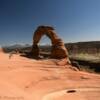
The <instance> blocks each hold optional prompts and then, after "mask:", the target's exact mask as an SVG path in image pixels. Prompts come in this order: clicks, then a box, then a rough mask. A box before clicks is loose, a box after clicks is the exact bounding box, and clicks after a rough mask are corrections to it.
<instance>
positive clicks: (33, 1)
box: [0, 0, 100, 46]
mask: <svg viewBox="0 0 100 100" xmlns="http://www.w3.org/2000/svg"><path fill="white" fill-rule="evenodd" d="M39 25H50V26H53V27H55V31H56V32H57V34H58V35H59V37H61V38H62V39H63V41H64V42H67V43H69V42H80V41H98V40H100V0H0V45H2V46H5V45H11V44H32V37H33V34H34V31H35V30H36V28H37V27H38V26H39ZM40 43H41V44H43V43H44V44H49V43H50V40H49V39H48V38H47V37H43V38H42V39H41V41H40Z"/></svg>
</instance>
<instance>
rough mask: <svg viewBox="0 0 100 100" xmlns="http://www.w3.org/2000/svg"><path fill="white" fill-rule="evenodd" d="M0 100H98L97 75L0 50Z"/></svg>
mask: <svg viewBox="0 0 100 100" xmlns="http://www.w3.org/2000/svg"><path fill="white" fill-rule="evenodd" d="M0 100H100V75H99V74H93V73H87V72H82V71H78V70H75V69H74V68H71V65H64V62H63V60H55V59H41V60H35V59H30V58H26V57H22V56H20V54H13V55H12V56H11V57H10V54H9V53H4V52H3V51H2V50H0Z"/></svg>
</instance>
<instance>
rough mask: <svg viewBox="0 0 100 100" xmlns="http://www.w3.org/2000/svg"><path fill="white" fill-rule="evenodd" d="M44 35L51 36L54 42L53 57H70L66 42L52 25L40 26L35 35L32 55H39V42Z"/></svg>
mask: <svg viewBox="0 0 100 100" xmlns="http://www.w3.org/2000/svg"><path fill="white" fill-rule="evenodd" d="M43 35H46V36H47V37H49V38H50V40H51V43H52V49H51V55H50V57H51V58H56V59H62V58H68V51H67V50H66V48H65V46H64V43H63V41H62V39H61V38H59V37H58V36H57V34H56V32H55V31H54V28H53V27H51V26H39V27H38V28H37V29H36V31H35V32H34V35H33V45H32V55H33V56H35V57H38V56H39V53H40V52H39V47H38V43H39V41H40V39H41V37H42V36H43Z"/></svg>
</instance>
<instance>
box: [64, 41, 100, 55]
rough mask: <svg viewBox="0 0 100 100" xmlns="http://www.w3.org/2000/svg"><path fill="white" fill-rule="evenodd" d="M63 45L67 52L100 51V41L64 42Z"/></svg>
mask: <svg viewBox="0 0 100 100" xmlns="http://www.w3.org/2000/svg"><path fill="white" fill-rule="evenodd" d="M65 46H66V48H67V49H68V51H69V54H80V53H88V54H92V55H95V54H99V53H100V41H95V42H94V41H93V42H77V43H66V44H65Z"/></svg>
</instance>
